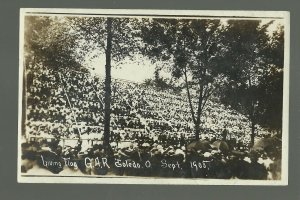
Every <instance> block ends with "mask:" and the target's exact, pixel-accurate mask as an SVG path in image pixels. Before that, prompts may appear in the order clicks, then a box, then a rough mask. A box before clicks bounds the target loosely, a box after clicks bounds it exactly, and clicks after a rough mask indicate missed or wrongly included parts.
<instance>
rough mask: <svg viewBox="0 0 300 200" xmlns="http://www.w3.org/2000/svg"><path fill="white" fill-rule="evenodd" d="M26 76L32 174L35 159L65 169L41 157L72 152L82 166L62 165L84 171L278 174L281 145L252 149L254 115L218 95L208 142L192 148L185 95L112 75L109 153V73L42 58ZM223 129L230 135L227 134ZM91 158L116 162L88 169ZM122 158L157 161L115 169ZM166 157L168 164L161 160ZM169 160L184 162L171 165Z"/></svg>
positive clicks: (26, 141) (204, 136)
mask: <svg viewBox="0 0 300 200" xmlns="http://www.w3.org/2000/svg"><path fill="white" fill-rule="evenodd" d="M25 76H26V86H25V87H26V101H25V102H26V103H25V110H26V120H25V129H24V130H25V131H23V135H22V138H23V140H22V151H23V157H22V161H23V162H24V164H23V165H22V172H29V171H30V170H31V169H32V168H33V164H32V163H35V164H36V166H39V167H41V168H44V169H47V170H48V171H49V172H51V173H61V172H62V171H64V168H63V167H62V168H60V169H57V167H56V168H54V167H49V166H45V165H43V163H41V161H40V159H39V158H40V156H41V155H43V156H44V157H45V158H46V157H47V156H48V157H49V156H50V157H51V158H53V159H56V160H61V159H62V157H68V158H70V159H72V160H73V161H74V162H76V163H78V168H77V169H75V168H74V166H73V167H72V166H68V165H67V164H65V165H66V166H64V167H65V168H66V167H67V168H68V169H70V170H72V172H74V173H75V172H80V173H82V174H96V175H104V174H111V175H112V174H113V175H133V176H161V177H203V178H242V179H243V178H244V179H278V177H280V175H278V171H280V169H279V168H280V161H281V157H280V153H278V152H280V150H278V149H276V153H275V154H274V151H275V150H273V151H272V152H266V151H264V149H258V150H253V149H252V150H251V151H250V150H249V143H250V132H251V129H250V123H249V120H247V118H246V117H245V116H243V115H241V114H240V113H237V112H236V111H234V110H232V109H230V108H226V107H225V106H224V105H222V104H220V103H218V102H217V101H216V100H209V101H208V102H207V105H206V108H205V110H204V114H203V116H202V117H201V124H202V129H201V135H200V141H199V142H202V143H203V144H196V145H195V146H194V147H193V146H191V144H193V142H192V141H193V138H194V127H193V123H192V119H191V115H190V114H189V113H190V112H189V105H188V101H187V97H186V95H184V94H181V95H178V94H176V95H175V94H172V93H170V92H163V91H157V90H156V89H155V88H151V87H145V86H144V85H143V84H139V83H135V82H130V81H125V80H119V79H113V81H112V101H111V109H112V110H111V133H110V141H111V146H112V147H113V149H112V150H111V152H110V153H108V151H105V149H104V147H103V146H102V140H103V135H104V128H103V121H104V111H103V109H104V105H103V97H104V90H103V88H104V83H103V82H104V80H103V78H101V77H96V76H92V75H91V74H89V73H82V72H77V71H72V70H69V71H66V72H64V73H61V72H58V71H54V70H53V69H50V68H46V67H44V66H42V65H40V64H35V65H34V66H32V65H29V66H28V67H27V68H26V74H25ZM194 102H196V100H194ZM224 131H225V132H226V133H228V134H225V135H224ZM256 131H257V133H258V134H257V138H256V139H257V140H259V139H260V138H264V137H267V136H268V137H271V136H270V134H269V133H268V132H267V131H265V130H263V129H262V128H261V127H259V126H257V130H256ZM272 138H276V137H275V136H272ZM279 140H280V139H279ZM204 144H206V145H204ZM207 144H208V145H207ZM197 145H198V146H200V147H197ZM279 146H280V145H279ZM221 147H222V148H221ZM87 157H88V158H89V159H91V160H92V161H93V162H95V158H97V157H102V158H107V159H108V161H107V163H108V164H107V165H110V166H114V167H111V168H110V167H107V166H104V167H103V166H102V167H95V168H88V167H87V165H86V163H85V165H83V164H82V163H83V162H84V161H85V158H87ZM116 160H119V161H120V162H125V161H126V163H127V162H129V163H143V164H145V163H146V162H149V163H151V166H150V167H149V168H147V167H146V168H145V167H144V168H143V169H136V168H135V169H133V168H132V167H126V166H125V167H124V166H123V167H116V163H115V162H116ZM162 160H163V161H164V162H165V163H161V161H162ZM30 163H31V164H30ZM62 163H63V162H62ZM167 163H170V166H174V165H176V164H178V165H177V166H180V167H174V168H172V169H171V170H170V169H168V166H169V165H167ZM164 164H166V167H164V166H165V165H164ZM200 166H201V167H200ZM204 166H206V167H205V168H204ZM200 169H201V170H200Z"/></svg>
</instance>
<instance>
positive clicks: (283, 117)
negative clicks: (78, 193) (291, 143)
mask: <svg viewBox="0 0 300 200" xmlns="http://www.w3.org/2000/svg"><path fill="white" fill-rule="evenodd" d="M289 34H290V21H289V13H288V12H284V11H204V10H203V11H200V10H193V11H191V10H134V9H132V10H121V9H54V8H51V9H45V8H43V9H42V8H21V10H20V34H19V36H20V40H19V113H18V114H19V127H18V128H19V131H18V168H17V170H18V182H22V183H86V184H171V185H174V184H175V185H287V184H288V114H289V113H288V106H289V45H290V44H289V43H290V40H289Z"/></svg>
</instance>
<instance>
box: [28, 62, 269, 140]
mask: <svg viewBox="0 0 300 200" xmlns="http://www.w3.org/2000/svg"><path fill="white" fill-rule="evenodd" d="M26 76H27V120H28V121H41V122H50V123H60V124H67V125H66V126H69V125H71V126H74V125H80V126H83V127H84V126H99V125H100V126H101V125H102V124H103V121H104V112H103V109H104V106H103V98H104V91H103V88H104V83H103V82H104V79H103V78H101V77H96V76H92V75H91V74H88V73H81V72H76V71H72V70H69V71H66V72H64V73H59V72H56V71H53V70H51V69H49V68H46V67H43V66H42V65H35V67H34V68H33V67H32V66H29V67H28V69H27V70H26ZM193 102H194V104H196V99H193ZM111 109H112V114H111V127H112V129H113V130H124V129H126V128H130V129H145V130H148V131H150V132H157V131H158V132H160V133H163V132H166V131H168V132H184V133H190V134H191V133H193V123H192V119H191V115H190V114H189V113H190V112H189V104H188V101H187V99H186V95H178V94H176V95H175V94H171V93H168V92H162V91H156V90H155V89H154V88H150V87H145V86H144V85H142V84H138V83H134V82H129V81H123V80H118V79H113V81H112V101H111ZM201 127H202V129H203V130H207V131H210V130H211V131H212V132H214V133H219V132H220V131H222V130H223V128H224V127H226V128H227V129H228V131H229V132H230V133H233V134H232V137H236V139H237V140H243V142H244V143H248V142H249V141H250V139H249V137H246V136H248V135H249V134H250V131H251V130H250V124H249V121H248V120H247V119H246V118H245V116H243V115H241V114H239V113H237V112H235V111H233V110H231V109H229V108H225V106H224V105H222V104H219V103H217V102H214V101H210V100H209V101H207V104H206V108H205V110H204V111H203V115H202V117H201ZM262 131H263V130H262V129H261V128H259V127H258V132H262ZM83 132H84V131H83Z"/></svg>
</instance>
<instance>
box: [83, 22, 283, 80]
mask: <svg viewBox="0 0 300 200" xmlns="http://www.w3.org/2000/svg"><path fill="white" fill-rule="evenodd" d="M228 19H229V18H228ZM228 19H222V20H221V23H222V24H224V25H226V24H227V20H228ZM270 21H272V20H270V19H262V20H261V24H262V25H263V24H267V23H269V22H270ZM282 25H283V21H282V20H280V19H276V20H274V22H273V23H272V24H271V25H270V26H269V27H268V33H269V34H270V35H271V34H272V33H273V32H274V31H276V30H277V29H278V27H280V26H282ZM94 54H97V55H98V56H97V57H95V58H93V59H90V57H91V56H90V55H88V56H86V59H85V62H84V64H83V65H84V66H85V67H87V68H88V69H89V70H90V71H91V73H92V74H94V75H98V76H101V77H104V76H105V67H104V66H105V55H104V54H101V53H100V52H99V51H94V52H91V55H94ZM99 55H100V56H99ZM157 65H158V64H157V63H154V64H153V63H151V61H150V60H149V59H148V58H146V57H141V56H137V57H136V58H135V60H133V61H130V60H129V59H127V61H125V62H124V63H123V64H119V65H118V67H113V68H112V77H113V78H118V79H126V80H130V81H134V82H139V83H142V82H143V81H144V80H145V79H149V78H153V76H154V72H155V67H156V66H157ZM160 76H162V77H164V78H170V77H171V74H170V73H169V72H167V71H166V70H164V71H161V72H160Z"/></svg>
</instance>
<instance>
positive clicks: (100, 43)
mask: <svg viewBox="0 0 300 200" xmlns="http://www.w3.org/2000/svg"><path fill="white" fill-rule="evenodd" d="M69 22H70V25H71V26H72V27H73V30H74V32H75V33H76V35H77V38H78V40H80V41H81V51H82V52H83V54H85V55H87V54H89V53H93V52H98V54H95V55H94V56H93V57H92V58H95V57H100V56H101V55H102V54H105V61H106V64H105V81H104V91H105V95H104V104H105V105H104V107H105V109H104V110H105V112H104V141H103V144H104V146H106V147H109V142H110V141H109V138H110V114H111V108H110V104H111V68H112V67H113V66H115V67H116V66H117V65H118V64H120V63H122V62H124V60H125V58H129V59H131V58H133V57H135V56H137V53H136V50H137V46H138V45H139V44H140V43H141V42H140V39H139V37H138V34H137V32H138V28H137V27H138V24H139V23H138V20H137V19H133V18H113V17H70V18H69Z"/></svg>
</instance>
